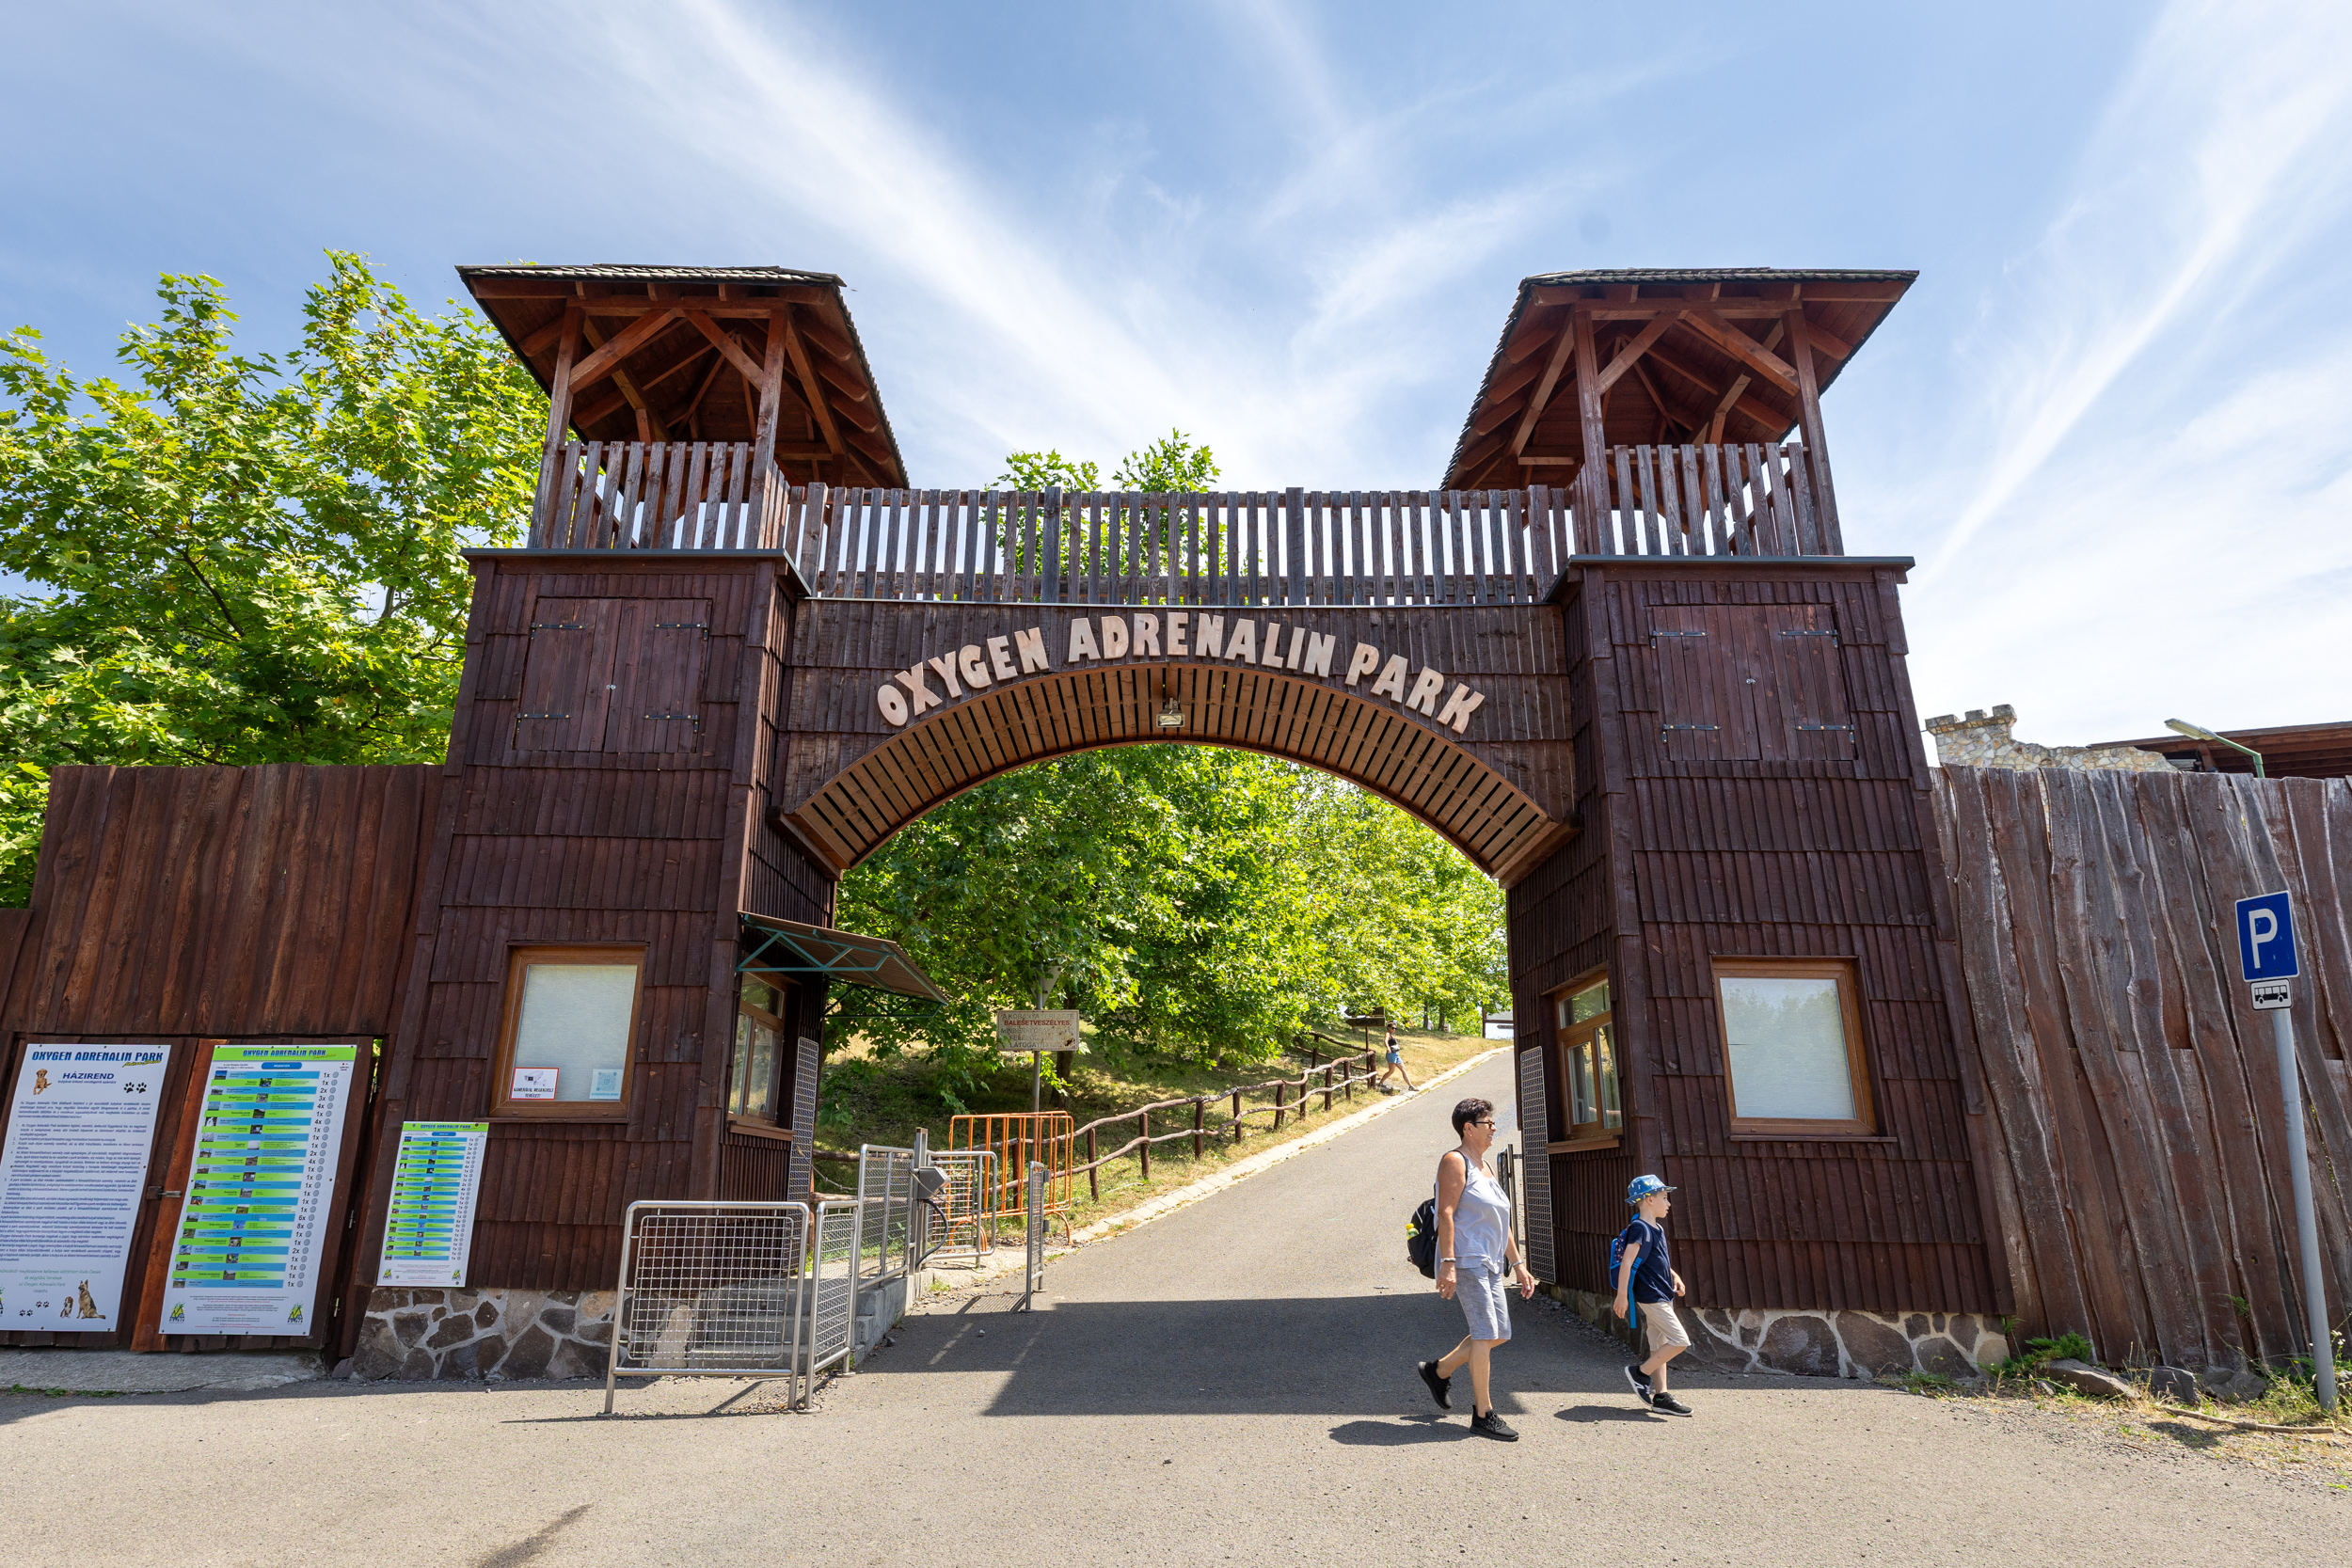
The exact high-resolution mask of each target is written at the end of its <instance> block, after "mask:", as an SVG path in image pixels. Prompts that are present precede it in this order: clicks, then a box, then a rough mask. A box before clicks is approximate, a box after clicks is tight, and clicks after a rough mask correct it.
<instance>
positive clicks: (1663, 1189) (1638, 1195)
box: [1625, 1176, 1674, 1207]
mask: <svg viewBox="0 0 2352 1568" xmlns="http://www.w3.org/2000/svg"><path fill="white" fill-rule="evenodd" d="M1673 1191H1674V1189H1673V1188H1672V1187H1669V1186H1667V1185H1666V1184H1665V1183H1664V1182H1663V1181H1661V1180H1658V1178H1656V1177H1655V1176H1637V1177H1635V1178H1634V1179H1633V1180H1631V1181H1629V1182H1628V1183H1627V1184H1626V1189H1625V1201H1626V1203H1627V1205H1628V1206H1629V1207H1634V1206H1638V1205H1639V1204H1640V1203H1641V1201H1642V1199H1644V1198H1645V1197H1656V1196H1658V1195H1659V1194H1660V1193H1671V1192H1673Z"/></svg>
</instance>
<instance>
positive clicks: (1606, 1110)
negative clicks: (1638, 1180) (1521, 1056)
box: [1549, 974, 1625, 1148]
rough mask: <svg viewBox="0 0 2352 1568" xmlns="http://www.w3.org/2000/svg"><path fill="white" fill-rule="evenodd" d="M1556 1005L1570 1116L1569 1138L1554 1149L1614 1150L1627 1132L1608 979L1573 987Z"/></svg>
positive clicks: (1564, 1094)
mask: <svg viewBox="0 0 2352 1568" xmlns="http://www.w3.org/2000/svg"><path fill="white" fill-rule="evenodd" d="M1552 1007H1553V1015H1552V1016H1553V1024H1554V1027H1555V1029H1556V1031H1557V1035H1556V1037H1557V1038H1558V1040H1559V1042H1560V1071H1561V1076H1562V1078H1563V1079H1564V1081H1565V1082H1564V1083H1563V1085H1562V1090H1563V1092H1562V1096H1561V1100H1562V1103H1563V1106H1564V1108H1565V1112H1566V1115H1565V1118H1564V1119H1565V1126H1564V1127H1563V1128H1562V1132H1564V1133H1565V1136H1564V1137H1562V1138H1558V1139H1555V1140H1553V1142H1552V1143H1551V1144H1550V1146H1549V1147H1550V1148H1576V1147H1580V1146H1581V1147H1587V1148H1608V1147H1609V1146H1610V1145H1612V1144H1614V1143H1615V1142H1616V1141H1617V1137H1618V1135H1619V1133H1620V1132H1623V1131H1624V1128H1625V1100H1624V1095H1623V1093H1622V1091H1621V1090H1620V1088H1619V1086H1618V1068H1617V1040H1616V1029H1615V1026H1614V1023H1613V1021H1612V1019H1611V1015H1610V1011H1609V978H1608V976H1607V975H1605V974H1604V975H1602V976H1601V977H1600V978H1599V979H1597V980H1594V981H1592V982H1590V983H1589V984H1586V985H1581V986H1574V987H1571V988H1569V989H1568V990H1565V991H1563V992H1562V993H1560V994H1559V995H1558V996H1556V997H1554V998H1553V999H1552Z"/></svg>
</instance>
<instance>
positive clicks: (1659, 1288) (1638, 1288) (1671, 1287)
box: [1613, 1176, 1691, 1416]
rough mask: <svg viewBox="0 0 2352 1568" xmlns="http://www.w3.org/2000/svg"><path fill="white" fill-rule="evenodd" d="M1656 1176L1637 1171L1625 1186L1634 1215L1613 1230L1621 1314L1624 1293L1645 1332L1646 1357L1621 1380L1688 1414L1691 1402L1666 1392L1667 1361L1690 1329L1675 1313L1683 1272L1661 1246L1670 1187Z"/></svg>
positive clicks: (1660, 1406) (1671, 1411) (1669, 1410)
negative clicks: (1637, 1309) (1638, 1313)
mask: <svg viewBox="0 0 2352 1568" xmlns="http://www.w3.org/2000/svg"><path fill="white" fill-rule="evenodd" d="M1673 1191H1674V1189H1673V1188H1672V1187H1669V1186H1667V1185H1666V1184H1665V1183H1664V1182H1663V1181H1661V1180H1658V1178H1656V1177H1655V1176H1637V1177H1635V1178H1634V1179H1633V1181H1632V1184H1631V1185H1629V1186H1628V1187H1627V1188H1626V1190H1625V1200H1626V1202H1628V1203H1629V1204H1631V1205H1632V1206H1633V1219H1632V1222H1631V1223H1630V1224H1629V1225H1628V1226H1627V1227H1625V1229H1624V1230H1623V1231H1621V1232H1620V1233H1619V1234H1618V1238H1617V1239H1618V1253H1617V1299H1616V1301H1615V1303H1614V1304H1613V1308H1614V1310H1615V1312H1616V1314H1617V1316H1618V1317H1620V1318H1630V1317H1631V1315H1632V1314H1631V1313H1630V1312H1629V1310H1628V1308H1627V1298H1628V1297H1629V1296H1630V1297H1631V1298H1632V1302H1633V1304H1634V1305H1635V1306H1637V1307H1640V1308H1641V1310H1642V1327H1643V1328H1644V1329H1645V1330H1646V1331H1647V1332H1648V1335H1649V1359H1648V1360H1646V1361H1644V1362H1641V1363H1640V1364H1638V1365H1634V1366H1629V1367H1627V1368H1626V1370H1625V1380H1626V1381H1627V1382H1628V1383H1629V1384H1631V1385H1633V1391H1634V1392H1635V1393H1636V1394H1638V1395H1640V1396H1641V1399H1642V1402H1643V1403H1644V1404H1646V1405H1648V1406H1649V1407H1650V1408H1651V1409H1652V1410H1657V1411H1662V1412H1663V1413H1665V1414H1666V1415H1669V1416H1688V1415H1689V1414H1691V1407H1690V1406H1689V1405H1687V1404H1685V1403H1683V1402H1681V1401H1680V1400H1678V1399H1677V1398H1675V1397H1674V1396H1673V1395H1672V1394H1670V1393H1668V1392H1666V1363H1667V1362H1669V1361H1672V1360H1673V1359H1674V1358H1675V1357H1676V1356H1677V1355H1680V1354H1682V1353H1683V1352H1684V1351H1686V1350H1689V1349H1690V1348H1691V1331H1690V1330H1689V1329H1687V1328H1685V1327H1683V1326H1682V1320H1681V1319H1680V1318H1678V1317H1677V1316H1676V1315H1675V1297H1677V1296H1678V1295H1680V1294H1682V1276H1681V1275H1678V1274H1677V1273H1675V1269H1674V1262H1673V1259H1672V1258H1671V1256H1670V1255H1669V1253H1668V1251H1667V1247H1666V1212H1667V1211H1668V1210H1669V1209H1672V1208H1673V1207H1674V1204H1673V1202H1672V1200H1670V1199H1669V1198H1668V1197H1667V1196H1666V1195H1667V1194H1668V1193H1671V1192H1673Z"/></svg>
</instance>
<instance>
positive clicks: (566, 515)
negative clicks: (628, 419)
mask: <svg viewBox="0 0 2352 1568" xmlns="http://www.w3.org/2000/svg"><path fill="white" fill-rule="evenodd" d="M790 499H791V493H790V490H789V487H788V486H787V485H786V484H785V483H784V476H783V475H782V474H781V473H780V472H779V471H778V470H777V468H776V467H775V465H774V464H772V463H769V464H764V465H762V464H758V463H755V461H754V459H753V457H752V444H751V443H750V442H749V441H566V442H564V444H563V445H562V446H560V447H558V448H556V449H555V450H554V451H550V452H549V453H548V459H547V462H546V463H545V464H544V465H543V466H542V467H541V469H540V473H539V494H538V498H537V500H536V503H535V504H534V506H533V508H532V518H531V535H530V540H531V547H532V548H534V549H554V550H612V549H619V550H647V549H651V550H755V549H773V548H775V547H776V540H777V539H778V538H779V536H780V535H781V533H782V529H781V526H780V525H781V523H782V520H783V517H784V515H785V512H786V509H787V506H788V505H789V504H790Z"/></svg>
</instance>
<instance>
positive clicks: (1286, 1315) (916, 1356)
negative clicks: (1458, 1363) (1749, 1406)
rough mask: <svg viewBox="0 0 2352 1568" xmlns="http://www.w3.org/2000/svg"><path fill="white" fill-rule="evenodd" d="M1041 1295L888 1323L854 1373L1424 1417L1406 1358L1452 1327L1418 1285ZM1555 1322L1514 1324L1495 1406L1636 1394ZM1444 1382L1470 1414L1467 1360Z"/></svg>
mask: <svg viewBox="0 0 2352 1568" xmlns="http://www.w3.org/2000/svg"><path fill="white" fill-rule="evenodd" d="M1044 1305H1045V1307H1046V1308H1047V1309H1045V1310H1040V1311H1036V1312H1029V1313H1012V1314H990V1315H988V1316H987V1317H985V1318H978V1317H975V1316H956V1315H951V1314H946V1313H942V1314H926V1315H923V1316H918V1317H914V1318H910V1319H908V1320H907V1321H906V1322H904V1323H900V1324H899V1325H898V1328H897V1329H896V1330H895V1331H894V1332H895V1335H896V1338H897V1340H898V1343H897V1344H896V1346H895V1347H893V1348H892V1349H889V1350H886V1351H883V1352H882V1353H881V1354H876V1355H874V1356H872V1357H870V1358H868V1359H867V1360H866V1362H865V1363H864V1364H863V1365H861V1366H860V1367H859V1369H858V1375H859V1376H861V1377H899V1376H907V1375H920V1374H928V1373H940V1372H955V1373H966V1374H969V1373H997V1374H1002V1375H1003V1376H1004V1378H1005V1382H1004V1384H1003V1386H1001V1387H1000V1388H998V1389H997V1391H996V1394H995V1396H994V1398H993V1400H992V1401H991V1402H990V1403H989V1404H988V1406H987V1407H986V1412H985V1413H986V1414H988V1415H992V1416H1138V1415H1197V1414H1260V1415H1311V1416H1342V1417H1345V1416H1365V1417H1374V1418H1391V1417H1396V1416H1406V1415H1410V1416H1415V1417H1424V1418H1425V1417H1428V1416H1431V1415H1434V1414H1435V1412H1434V1410H1433V1408H1432V1406H1431V1404H1430V1402H1429V1395H1428V1392H1427V1390H1426V1389H1424V1388H1423V1387H1422V1384H1421V1380H1420V1379H1419V1378H1418V1377H1417V1376H1415V1375H1414V1371H1413V1366H1414V1363H1415V1362H1416V1361H1419V1360H1422V1359H1425V1358H1427V1357H1430V1356H1434V1355H1439V1354H1444V1353H1445V1352H1446V1351H1448V1350H1450V1349H1452V1348H1453V1346H1454V1342H1455V1341H1456V1340H1458V1339H1459V1338H1461V1336H1462V1316H1461V1312H1460V1309H1459V1308H1457V1307H1454V1306H1453V1305H1452V1304H1450V1303H1447V1302H1442V1301H1439V1300H1438V1299H1437V1297H1436V1296H1435V1295H1425V1294H1422V1293H1420V1292H1415V1293H1413V1294H1410V1295H1388V1294H1376V1295H1367V1296H1340V1297H1327V1296H1307V1297H1268V1298H1261V1299H1252V1300H1223V1301H1111V1302H1099V1301H1087V1302H1050V1301H1049V1302H1046V1303H1044ZM1513 1305H1514V1306H1517V1305H1518V1304H1517V1303H1514V1304H1513ZM1529 1316H1530V1317H1531V1318H1534V1314H1530V1315H1529ZM1548 1329H1549V1325H1548V1324H1545V1323H1542V1322H1541V1321H1540V1320H1538V1321H1534V1322H1529V1323H1523V1324H1521V1325H1520V1333H1519V1336H1518V1338H1515V1339H1514V1340H1513V1341H1512V1342H1511V1343H1510V1344H1509V1345H1506V1346H1505V1347H1503V1349H1502V1350H1501V1351H1499V1352H1498V1353H1497V1354H1496V1357H1495V1384H1496V1395H1495V1402H1496V1404H1497V1405H1498V1406H1499V1407H1500V1408H1501V1409H1502V1410H1503V1411H1504V1412H1505V1413H1506V1414H1509V1413H1515V1412H1518V1411H1520V1410H1522V1409H1523V1407H1522V1406H1521V1405H1520V1404H1518V1402H1517V1400H1516V1398H1515V1395H1516V1394H1518V1392H1521V1391H1532V1390H1534V1389H1538V1388H1540V1389H1543V1390H1547V1391H1548V1392H1549V1393H1552V1394H1559V1393H1567V1394H1571V1395H1574V1394H1578V1393H1585V1394H1591V1395H1595V1396H1598V1397H1603V1398H1606V1397H1608V1396H1609V1395H1610V1394H1611V1393H1612V1392H1615V1393H1616V1394H1618V1395H1620V1396H1623V1397H1625V1398H1629V1397H1630V1396H1625V1395H1624V1391H1623V1388H1622V1386H1621V1385H1620V1384H1618V1383H1617V1381H1616V1379H1617V1370H1616V1368H1615V1367H1614V1366H1613V1365H1611V1364H1610V1363H1609V1362H1608V1361H1606V1360H1604V1359H1601V1358H1598V1357H1596V1356H1595V1355H1594V1354H1591V1352H1590V1351H1589V1350H1588V1349H1587V1348H1586V1347H1583V1346H1581V1345H1579V1344H1576V1343H1575V1342H1573V1341H1572V1340H1569V1339H1567V1338H1565V1337H1564V1336H1562V1335H1559V1334H1557V1333H1555V1332H1549V1331H1547V1330H1548ZM1454 1389H1455V1395H1454V1404H1455V1407H1456V1408H1455V1412H1454V1413H1455V1414H1456V1415H1464V1414H1467V1411H1468V1408H1469V1402H1470V1378H1469V1375H1468V1373H1467V1372H1465V1373H1461V1374H1458V1375H1457V1376H1456V1377H1455V1379H1454ZM1343 1440H1344V1439H1343ZM1399 1440H1400V1441H1412V1440H1415V1439H1413V1438H1410V1437H1406V1438H1403V1439H1399Z"/></svg>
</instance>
